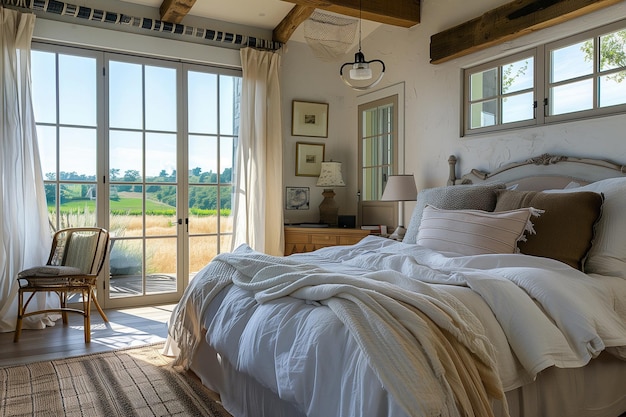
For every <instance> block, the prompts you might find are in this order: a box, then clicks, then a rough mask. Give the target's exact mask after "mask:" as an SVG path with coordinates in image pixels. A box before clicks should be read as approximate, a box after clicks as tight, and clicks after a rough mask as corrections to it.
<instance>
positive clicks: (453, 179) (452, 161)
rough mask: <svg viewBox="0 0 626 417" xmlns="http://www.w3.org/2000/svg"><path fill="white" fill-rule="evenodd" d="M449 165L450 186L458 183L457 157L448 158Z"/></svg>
mask: <svg viewBox="0 0 626 417" xmlns="http://www.w3.org/2000/svg"><path fill="white" fill-rule="evenodd" d="M448 164H449V165H450V172H449V173H448V185H455V183H456V156H454V155H450V157H449V158H448Z"/></svg>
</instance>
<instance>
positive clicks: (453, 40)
mask: <svg viewBox="0 0 626 417" xmlns="http://www.w3.org/2000/svg"><path fill="white" fill-rule="evenodd" d="M621 1H623V0H517V1H513V2H511V3H507V4H505V5H503V6H500V7H497V8H495V9H492V10H490V11H488V12H487V13H485V14H483V15H482V16H480V17H477V18H475V19H472V20H469V21H467V22H465V23H462V24H460V25H458V26H455V27H453V28H450V29H447V30H444V31H443V32H439V33H436V34H434V35H432V36H431V38H430V62H431V63H433V64H440V63H442V62H446V61H449V60H451V59H454V58H458V57H461V56H464V55H468V54H471V53H473V52H477V51H480V50H483V49H486V48H488V47H490V46H494V45H498V44H500V43H503V42H506V41H510V40H512V39H516V38H519V37H520V36H523V35H526V34H529V33H532V32H535V31H538V30H540V29H545V28H547V27H550V26H554V25H557V24H559V23H563V22H566V21H568V20H571V19H574V18H576V17H579V16H583V15H585V14H588V13H591V12H594V11H596V10H599V9H601V8H604V7H608V6H612V5H614V4H617V3H620V2H621Z"/></svg>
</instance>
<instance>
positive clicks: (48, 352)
mask: <svg viewBox="0 0 626 417" xmlns="http://www.w3.org/2000/svg"><path fill="white" fill-rule="evenodd" d="M173 308H174V305H173V304H169V305H163V306H155V307H139V308H129V309H120V310H105V313H106V315H107V317H108V318H109V322H108V323H105V322H104V321H103V320H102V317H100V315H99V314H98V312H97V311H96V310H95V309H94V310H93V311H92V314H91V343H89V344H86V343H85V339H84V332H83V317H82V316H80V315H78V314H69V315H68V320H69V323H68V325H67V326H64V325H63V322H62V321H61V320H59V321H57V322H56V325H55V326H53V327H48V328H46V329H43V330H28V329H24V330H22V335H21V337H20V340H19V342H17V343H13V336H14V332H10V333H0V352H2V355H0V366H10V365H19V364H24V363H29V362H36V361H42V360H51V359H60V358H66V357H70V356H78V355H84V354H88V353H96V352H104V351H107V350H114V349H122V348H126V347H133V346H140V345H144V344H149V343H157V342H161V341H164V340H165V339H166V338H167V321H168V320H169V318H170V314H171V312H172V310H173Z"/></svg>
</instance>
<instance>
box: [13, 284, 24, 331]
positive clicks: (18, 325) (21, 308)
mask: <svg viewBox="0 0 626 417" xmlns="http://www.w3.org/2000/svg"><path fill="white" fill-rule="evenodd" d="M17 293H18V297H17V321H16V322H15V335H13V343H17V342H18V340H20V335H21V334H22V317H23V315H24V306H23V302H24V293H23V292H22V289H21V288H20V289H19V290H18V292H17Z"/></svg>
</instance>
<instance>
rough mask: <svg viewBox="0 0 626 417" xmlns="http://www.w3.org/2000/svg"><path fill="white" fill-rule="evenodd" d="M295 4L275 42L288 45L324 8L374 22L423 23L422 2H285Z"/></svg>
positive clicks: (395, 23)
mask: <svg viewBox="0 0 626 417" xmlns="http://www.w3.org/2000/svg"><path fill="white" fill-rule="evenodd" d="M283 1H287V2H289V3H295V4H296V6H294V9H292V10H291V12H290V13H289V14H288V15H287V16H286V17H285V18H284V19H283V21H282V22H280V23H279V24H278V26H276V28H275V29H274V40H275V41H278V42H283V43H284V42H287V41H288V40H289V38H290V37H291V35H292V34H293V32H294V31H295V30H296V28H297V27H298V26H299V25H300V24H301V23H302V22H304V21H305V20H306V19H308V17H309V16H310V15H311V13H312V12H313V10H315V9H320V10H326V11H329V12H333V13H337V14H342V15H346V16H352V17H359V16H361V17H362V18H363V19H365V20H371V21H373V22H378V23H385V24H388V25H393V26H400V27H405V28H409V27H412V26H415V25H417V24H418V23H419V22H420V0H367V1H364V2H362V9H361V10H360V9H359V6H360V1H359V0H283ZM307 13H308V14H307Z"/></svg>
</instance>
